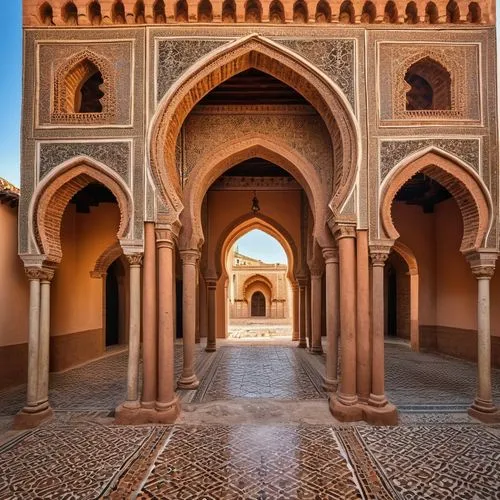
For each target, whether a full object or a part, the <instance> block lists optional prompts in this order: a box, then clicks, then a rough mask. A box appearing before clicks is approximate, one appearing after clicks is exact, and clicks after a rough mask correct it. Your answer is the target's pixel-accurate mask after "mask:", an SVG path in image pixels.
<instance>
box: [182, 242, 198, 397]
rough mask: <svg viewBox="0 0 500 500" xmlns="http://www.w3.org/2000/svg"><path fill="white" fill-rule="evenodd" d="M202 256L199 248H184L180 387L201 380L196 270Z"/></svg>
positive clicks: (193, 385)
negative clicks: (197, 356)
mask: <svg viewBox="0 0 500 500" xmlns="http://www.w3.org/2000/svg"><path fill="white" fill-rule="evenodd" d="M199 257H200V253H199V252H198V250H182V251H181V260H182V349H183V353H184V357H183V365H182V375H181V378H180V379H179V381H178V382H177V387H178V388H179V389H196V388H197V387H198V385H200V381H199V380H198V377H197V376H196V373H195V369H194V364H195V343H196V272H197V262H198V259H199Z"/></svg>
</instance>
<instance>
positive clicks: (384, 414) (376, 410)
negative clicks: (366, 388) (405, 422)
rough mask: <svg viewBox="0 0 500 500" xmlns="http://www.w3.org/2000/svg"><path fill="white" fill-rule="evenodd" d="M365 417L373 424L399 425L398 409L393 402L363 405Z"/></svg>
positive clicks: (366, 420)
mask: <svg viewBox="0 0 500 500" xmlns="http://www.w3.org/2000/svg"><path fill="white" fill-rule="evenodd" d="M362 409H363V419H364V420H365V422H367V423H368V424H371V425H398V422H399V415H398V409H397V408H396V407H395V406H394V405H393V404H391V403H386V404H385V406H371V405H370V404H367V405H363V407H362Z"/></svg>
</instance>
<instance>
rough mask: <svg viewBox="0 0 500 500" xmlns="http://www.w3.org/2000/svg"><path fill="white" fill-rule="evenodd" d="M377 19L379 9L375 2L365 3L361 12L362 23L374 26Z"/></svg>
mask: <svg viewBox="0 0 500 500" xmlns="http://www.w3.org/2000/svg"><path fill="white" fill-rule="evenodd" d="M376 18H377V8H376V7H375V4H374V3H373V2H371V1H370V0H368V2H365V4H364V5H363V10H362V11H361V22H362V23H369V24H372V23H374V22H375V19H376Z"/></svg>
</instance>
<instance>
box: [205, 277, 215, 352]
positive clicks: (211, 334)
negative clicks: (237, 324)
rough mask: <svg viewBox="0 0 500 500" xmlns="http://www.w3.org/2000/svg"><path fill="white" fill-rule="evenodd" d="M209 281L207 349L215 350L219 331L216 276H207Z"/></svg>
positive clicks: (206, 279)
mask: <svg viewBox="0 0 500 500" xmlns="http://www.w3.org/2000/svg"><path fill="white" fill-rule="evenodd" d="M205 281H206V283H207V295H208V297H207V299H208V300H207V302H208V304H207V309H208V310H207V317H208V318H207V319H208V332H207V347H206V348H205V351H207V352H214V351H215V350H216V349H217V344H216V340H215V335H216V332H217V311H216V302H217V301H216V297H215V292H216V290H217V280H216V279H215V278H205Z"/></svg>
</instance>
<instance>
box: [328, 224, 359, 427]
mask: <svg viewBox="0 0 500 500" xmlns="http://www.w3.org/2000/svg"><path fill="white" fill-rule="evenodd" d="M334 234H335V238H336V240H337V245H338V248H339V265H340V331H341V353H342V356H341V378H340V385H339V388H338V391H337V395H336V397H335V398H331V399H330V410H331V412H332V414H333V416H334V417H336V418H338V419H339V420H342V421H356V420H361V418H362V412H361V409H360V408H359V405H358V396H357V391H356V389H357V386H356V229H355V224H342V225H340V224H339V225H336V226H334Z"/></svg>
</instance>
